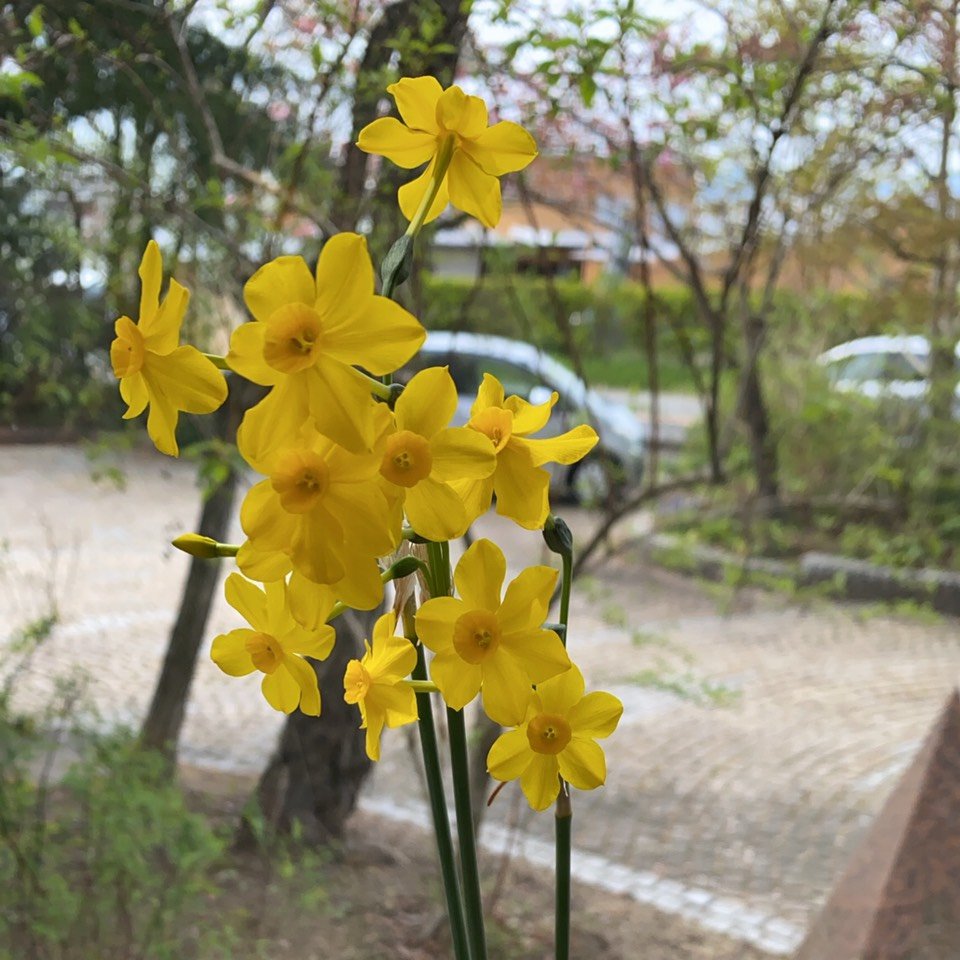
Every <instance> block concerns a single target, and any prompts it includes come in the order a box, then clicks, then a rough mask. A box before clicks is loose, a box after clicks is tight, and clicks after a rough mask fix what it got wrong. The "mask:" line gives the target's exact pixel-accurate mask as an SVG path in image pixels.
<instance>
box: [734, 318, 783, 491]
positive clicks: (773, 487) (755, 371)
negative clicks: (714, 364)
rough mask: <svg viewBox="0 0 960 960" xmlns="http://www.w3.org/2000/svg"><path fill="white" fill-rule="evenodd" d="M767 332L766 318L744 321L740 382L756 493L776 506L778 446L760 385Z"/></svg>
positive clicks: (743, 415)
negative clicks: (762, 355)
mask: <svg viewBox="0 0 960 960" xmlns="http://www.w3.org/2000/svg"><path fill="white" fill-rule="evenodd" d="M764 332H765V324H764V322H763V319H762V318H761V317H758V316H756V315H754V314H750V313H749V312H747V314H746V316H745V317H744V322H743V338H744V346H745V352H746V356H745V358H744V365H743V372H742V374H741V380H740V417H741V419H742V420H743V422H744V424H745V426H746V428H747V437H748V440H749V444H750V457H751V460H752V461H753V472H754V475H755V477H756V481H757V493H758V494H759V495H760V497H761V498H762V499H763V500H767V501H769V502H772V503H776V502H777V501H778V500H779V499H780V482H779V464H778V458H777V445H776V442H775V440H774V437H773V435H772V434H771V432H770V417H769V415H768V414H767V404H766V399H765V397H764V395H763V387H762V385H761V382H760V351H761V349H762V348H763V340H764Z"/></svg>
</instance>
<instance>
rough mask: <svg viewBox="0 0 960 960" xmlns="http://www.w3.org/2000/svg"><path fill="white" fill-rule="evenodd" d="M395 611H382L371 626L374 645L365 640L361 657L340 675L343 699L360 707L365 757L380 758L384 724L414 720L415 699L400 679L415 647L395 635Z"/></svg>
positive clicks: (406, 673) (409, 669) (406, 672)
mask: <svg viewBox="0 0 960 960" xmlns="http://www.w3.org/2000/svg"><path fill="white" fill-rule="evenodd" d="M396 624H397V618H396V614H393V613H385V614H384V615H383V616H382V617H380V618H379V619H378V620H377V622H376V623H375V624H374V627H373V645H372V646H371V644H369V643H367V642H366V641H364V646H365V647H366V650H367V652H366V653H365V654H364V655H363V659H362V660H351V661H350V662H349V663H348V664H347V670H346V673H345V674H344V676H343V699H344V700H346V702H347V703H355V704H357V706H358V707H359V708H360V717H361V719H362V721H363V722H362V723H361V724H360V729H361V730H366V731H367V756H368V757H369V758H370V759H371V760H379V759H380V734H381V733H382V732H383V728H384V726H387V727H391V728H393V727H402V726H403V725H404V724H405V723H413V722H415V721H416V719H417V698H416V694H414V692H413V688H412V687H409V686H407V685H406V684H405V683H404V682H403V680H404V678H406V677H409V676H410V673H411V672H412V670H413V668H414V666H415V665H416V662H417V650H416V648H415V647H414V645H413V644H412V643H411V642H410V641H409V640H407V639H406V638H405V637H396V636H394V628H395V627H396Z"/></svg>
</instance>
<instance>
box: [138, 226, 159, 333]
mask: <svg viewBox="0 0 960 960" xmlns="http://www.w3.org/2000/svg"><path fill="white" fill-rule="evenodd" d="M137 273H138V274H139V275H140V328H141V329H140V332H141V333H143V334H146V331H147V329H148V328H149V325H150V321H151V320H152V319H153V317H154V314H156V312H157V308H158V307H159V305H160V284H161V283H163V258H162V257H161V255H160V247H159V246H158V245H157V241H156V240H149V241H148V242H147V248H146V250H144V251H143V256H142V257H141V259H140V268H139V269H138V270H137Z"/></svg>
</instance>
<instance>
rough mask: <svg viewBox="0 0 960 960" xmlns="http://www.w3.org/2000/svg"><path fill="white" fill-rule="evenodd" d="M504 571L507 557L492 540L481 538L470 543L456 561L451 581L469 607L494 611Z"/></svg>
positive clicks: (498, 601)
mask: <svg viewBox="0 0 960 960" xmlns="http://www.w3.org/2000/svg"><path fill="white" fill-rule="evenodd" d="M506 575H507V559H506V557H505V556H504V555H503V551H502V550H501V549H500V548H499V547H498V546H497V545H496V544H495V543H494V542H493V541H492V540H487V539H486V538H483V539H481V540H476V541H474V543H472V544H471V545H470V547H469V548H468V549H467V550H466V552H465V553H464V554H463V556H462V557H461V558H460V560H459V562H458V563H457V566H456V569H455V570H454V572H453V582H454V584H456V587H457V593H458V594H460V596H461V597H462V598H463V602H464V603H465V604H466V605H467V606H468V607H470V608H471V609H474V610H476V609H480V610H489V611H490V612H491V613H495V612H496V611H497V609H498V608H499V606H500V590H501V589H502V587H503V579H504V577H505V576H506Z"/></svg>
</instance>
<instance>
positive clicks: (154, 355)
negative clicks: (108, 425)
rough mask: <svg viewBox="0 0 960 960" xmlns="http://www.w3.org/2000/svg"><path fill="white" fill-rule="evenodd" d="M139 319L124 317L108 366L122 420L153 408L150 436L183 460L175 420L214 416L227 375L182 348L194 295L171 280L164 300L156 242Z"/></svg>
mask: <svg viewBox="0 0 960 960" xmlns="http://www.w3.org/2000/svg"><path fill="white" fill-rule="evenodd" d="M139 272H140V318H139V320H138V321H137V322H136V323H134V322H133V321H132V320H131V319H130V318H129V317H120V318H119V319H118V320H117V322H116V324H115V328H114V329H115V330H116V334H117V337H116V339H115V340H114V341H113V343H112V344H111V345H110V362H111V364H112V365H113V372H114V375H115V376H116V377H117V379H118V380H119V381H120V396H121V397H123V400H124V402H125V403H126V404H127V412H126V413H125V414H124V415H123V419H124V420H129V419H131V418H132V417H138V416H140V414H141V413H143V411H144V410H145V409H146V408H147V405H148V404H149V406H150V412H149V413H148V414H147V433H148V434H149V435H150V439H151V440H152V441H153V442H154V445H155V446H156V448H157V449H158V450H159V451H160V452H161V453H166V454H168V455H169V456H171V457H176V456H179V454H180V448H179V447H178V446H177V419H178V418H179V416H180V413H181V411H182V412H183V413H212V412H213V411H214V410H216V409H217V408H218V407H219V406H220V405H221V404H222V403H223V401H224V400H226V399H227V382H226V380H224V379H223V374H222V373H221V372H220V371H219V370H218V369H217V368H216V367H215V366H214V365H213V363H212V362H211V361H210V360H208V359H207V358H206V357H205V356H204V355H203V354H202V353H201V352H200V351H199V350H197V349H196V347H190V346H186V345H185V346H182V347H181V346H179V344H180V327H181V325H182V324H183V317H184V314H185V313H186V312H187V304H188V303H189V302H190V291H189V290H187V288H186V287H183V286H181V285H180V284H179V283H177V281H176V280H173V279H171V280H170V289H169V290H168V291H167V295H166V296H165V297H164V298H163V301H162V302H161V300H160V285H161V283H162V282H163V261H162V259H161V257H160V248H159V247H158V246H157V243H156V241H155V240H151V241H150V242H149V243H148V244H147V249H146V250H145V251H144V254H143V259H142V260H141V261H140V271H139Z"/></svg>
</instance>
